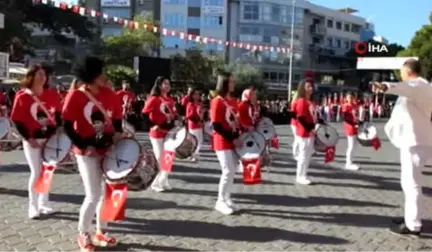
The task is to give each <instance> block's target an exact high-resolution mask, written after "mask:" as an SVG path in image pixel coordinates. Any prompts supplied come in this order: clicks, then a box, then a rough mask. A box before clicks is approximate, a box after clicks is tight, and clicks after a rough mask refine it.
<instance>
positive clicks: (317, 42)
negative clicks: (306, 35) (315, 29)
mask: <svg viewBox="0 0 432 252" xmlns="http://www.w3.org/2000/svg"><path fill="white" fill-rule="evenodd" d="M320 42H321V41H320V39H319V38H317V37H313V38H312V43H314V44H319V43H320Z"/></svg>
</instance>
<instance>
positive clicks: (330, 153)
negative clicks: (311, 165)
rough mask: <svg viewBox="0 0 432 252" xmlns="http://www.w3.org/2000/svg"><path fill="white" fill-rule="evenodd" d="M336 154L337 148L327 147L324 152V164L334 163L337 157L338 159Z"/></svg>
mask: <svg viewBox="0 0 432 252" xmlns="http://www.w3.org/2000/svg"><path fill="white" fill-rule="evenodd" d="M335 152H336V147H335V146H330V147H327V148H326V149H325V150H324V162H325V163H330V162H333V161H334V160H335V157H336V154H335Z"/></svg>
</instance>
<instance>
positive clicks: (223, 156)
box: [216, 150, 239, 202]
mask: <svg viewBox="0 0 432 252" xmlns="http://www.w3.org/2000/svg"><path fill="white" fill-rule="evenodd" d="M216 157H217V159H218V160H219V164H220V166H221V169H222V175H221V177H220V181H219V191H218V202H226V201H227V200H229V199H230V197H231V190H232V187H233V184H234V176H235V172H236V169H237V165H238V163H239V160H238V158H237V156H236V154H235V153H234V151H233V150H223V151H216Z"/></svg>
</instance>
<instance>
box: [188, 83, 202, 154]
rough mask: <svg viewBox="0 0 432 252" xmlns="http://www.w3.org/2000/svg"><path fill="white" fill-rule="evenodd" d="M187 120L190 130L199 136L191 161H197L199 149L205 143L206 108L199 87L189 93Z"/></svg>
mask: <svg viewBox="0 0 432 252" xmlns="http://www.w3.org/2000/svg"><path fill="white" fill-rule="evenodd" d="M186 120H187V126H188V131H189V133H191V134H192V135H194V136H195V137H196V138H197V141H198V146H197V148H196V151H195V154H194V156H192V157H191V161H192V162H195V161H197V159H198V155H199V151H200V149H201V146H202V143H203V129H204V124H203V123H204V108H203V105H202V103H201V94H200V92H199V90H198V89H193V90H192V92H191V93H190V95H189V101H188V102H187V105H186Z"/></svg>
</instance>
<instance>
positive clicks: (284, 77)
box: [279, 73, 286, 82]
mask: <svg viewBox="0 0 432 252" xmlns="http://www.w3.org/2000/svg"><path fill="white" fill-rule="evenodd" d="M285 80H286V76H285V73H279V82H284V81H285Z"/></svg>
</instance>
